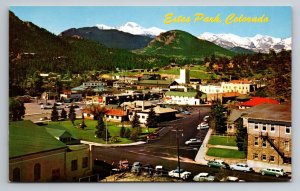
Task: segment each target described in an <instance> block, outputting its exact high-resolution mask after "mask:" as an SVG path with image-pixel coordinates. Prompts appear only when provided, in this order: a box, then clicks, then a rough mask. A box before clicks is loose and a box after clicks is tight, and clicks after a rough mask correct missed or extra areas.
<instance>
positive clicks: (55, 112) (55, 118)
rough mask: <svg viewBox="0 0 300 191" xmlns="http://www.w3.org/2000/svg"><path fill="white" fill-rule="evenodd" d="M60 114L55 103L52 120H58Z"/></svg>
mask: <svg viewBox="0 0 300 191" xmlns="http://www.w3.org/2000/svg"><path fill="white" fill-rule="evenodd" d="M58 118H59V115H58V111H57V109H56V106H55V105H54V106H53V108H52V112H51V121H58Z"/></svg>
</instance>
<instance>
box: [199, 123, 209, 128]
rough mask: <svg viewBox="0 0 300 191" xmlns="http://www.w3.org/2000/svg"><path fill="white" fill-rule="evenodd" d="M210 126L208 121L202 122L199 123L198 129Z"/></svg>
mask: <svg viewBox="0 0 300 191" xmlns="http://www.w3.org/2000/svg"><path fill="white" fill-rule="evenodd" d="M208 128H209V125H208V123H206V122H202V123H200V124H199V125H198V127H197V129H198V130H200V129H208Z"/></svg>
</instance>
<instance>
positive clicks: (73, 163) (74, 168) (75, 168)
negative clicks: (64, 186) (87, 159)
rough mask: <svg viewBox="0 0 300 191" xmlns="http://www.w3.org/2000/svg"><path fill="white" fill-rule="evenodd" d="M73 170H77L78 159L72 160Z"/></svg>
mask: <svg viewBox="0 0 300 191" xmlns="http://www.w3.org/2000/svg"><path fill="white" fill-rule="evenodd" d="M71 170H72V171H75V170H77V159H76V160H72V161H71Z"/></svg>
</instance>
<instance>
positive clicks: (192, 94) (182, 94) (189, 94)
mask: <svg viewBox="0 0 300 191" xmlns="http://www.w3.org/2000/svg"><path fill="white" fill-rule="evenodd" d="M165 95H166V96H179V97H196V96H197V95H198V92H175V91H168V92H166V93H165Z"/></svg>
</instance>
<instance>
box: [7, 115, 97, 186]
mask: <svg viewBox="0 0 300 191" xmlns="http://www.w3.org/2000/svg"><path fill="white" fill-rule="evenodd" d="M52 133H53V132H52ZM54 133H55V134H56V135H57V136H58V137H59V139H64V138H67V137H69V136H68V133H66V132H64V133H63V132H60V133H58V132H54ZM65 141H71V140H70V139H68V138H67V139H66V140H65ZM91 173H92V154H91V152H90V148H89V146H88V145H84V144H77V143H76V144H75V142H73V144H72V145H67V144H65V143H63V142H62V141H60V140H58V139H56V138H55V137H54V136H53V135H51V134H50V133H49V132H48V131H47V130H46V128H44V127H43V126H37V125H36V124H34V123H32V122H31V121H18V122H10V124H9V180H10V181H11V182H55V181H59V182H61V181H78V179H79V178H80V177H84V176H88V175H91Z"/></svg>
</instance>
